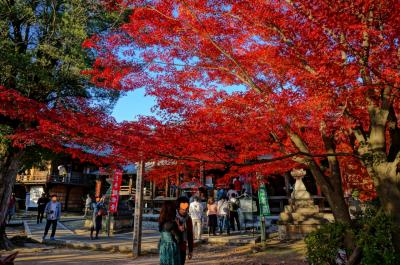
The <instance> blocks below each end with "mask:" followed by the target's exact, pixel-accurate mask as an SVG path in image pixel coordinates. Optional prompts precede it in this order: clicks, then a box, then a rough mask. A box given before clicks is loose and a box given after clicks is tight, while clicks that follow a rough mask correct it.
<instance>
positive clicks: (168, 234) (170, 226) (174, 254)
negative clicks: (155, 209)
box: [158, 201, 181, 265]
mask: <svg viewBox="0 0 400 265" xmlns="http://www.w3.org/2000/svg"><path fill="white" fill-rule="evenodd" d="M175 218H176V207H175V204H174V202H172V201H165V202H164V204H163V206H162V207H161V211H160V217H159V219H158V225H159V231H160V242H159V253H160V265H180V264H181V261H180V258H181V257H180V252H179V241H178V240H179V235H178V234H179V229H178V223H177V222H176V221H175Z"/></svg>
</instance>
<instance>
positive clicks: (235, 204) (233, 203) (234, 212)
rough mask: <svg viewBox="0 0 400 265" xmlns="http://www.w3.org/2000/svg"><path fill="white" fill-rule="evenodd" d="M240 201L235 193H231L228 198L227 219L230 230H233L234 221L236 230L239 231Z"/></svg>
mask: <svg viewBox="0 0 400 265" xmlns="http://www.w3.org/2000/svg"><path fill="white" fill-rule="evenodd" d="M239 208H240V202H239V200H238V199H237V198H236V194H235V193H233V194H232V197H231V199H230V200H229V221H230V224H231V230H232V231H235V221H236V225H237V229H238V231H240V222H239V213H238V210H239Z"/></svg>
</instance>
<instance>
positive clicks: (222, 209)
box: [218, 197, 231, 235]
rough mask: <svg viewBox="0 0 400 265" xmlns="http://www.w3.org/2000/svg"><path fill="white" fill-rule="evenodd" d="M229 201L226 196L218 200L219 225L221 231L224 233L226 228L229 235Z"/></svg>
mask: <svg viewBox="0 0 400 265" xmlns="http://www.w3.org/2000/svg"><path fill="white" fill-rule="evenodd" d="M228 220H229V203H228V201H227V200H226V197H221V199H220V200H219V201H218V227H219V233H220V235H222V234H223V233H224V230H225V228H226V233H227V234H228V235H230V234H231V231H230V224H229V221H228Z"/></svg>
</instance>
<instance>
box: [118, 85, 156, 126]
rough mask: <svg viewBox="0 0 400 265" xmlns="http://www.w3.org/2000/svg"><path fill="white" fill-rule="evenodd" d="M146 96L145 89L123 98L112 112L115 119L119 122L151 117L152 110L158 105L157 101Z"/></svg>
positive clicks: (129, 93) (131, 92)
mask: <svg viewBox="0 0 400 265" xmlns="http://www.w3.org/2000/svg"><path fill="white" fill-rule="evenodd" d="M144 94H145V92H144V88H141V89H137V90H135V91H130V92H127V93H126V95H124V96H121V98H120V99H119V100H118V102H117V104H116V105H115V107H114V110H113V112H112V115H113V116H114V117H115V119H116V120H117V121H118V122H122V121H132V120H136V117H137V115H150V114H151V108H152V107H153V106H154V105H155V104H156V103H155V99H154V98H153V97H151V96H145V95H144Z"/></svg>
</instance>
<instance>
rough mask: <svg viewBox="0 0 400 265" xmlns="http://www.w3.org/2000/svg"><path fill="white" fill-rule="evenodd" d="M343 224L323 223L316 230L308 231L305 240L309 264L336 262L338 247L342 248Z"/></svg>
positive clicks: (344, 227)
mask: <svg viewBox="0 0 400 265" xmlns="http://www.w3.org/2000/svg"><path fill="white" fill-rule="evenodd" d="M346 229H347V226H346V225H345V224H341V223H328V224H324V225H322V226H321V228H319V229H318V230H317V231H314V232H312V233H310V234H309V235H308V236H307V237H306V238H305V242H306V245H307V259H308V261H309V262H310V264H315V265H330V264H336V256H337V254H338V250H339V249H344V244H343V242H344V234H345V231H346Z"/></svg>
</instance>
